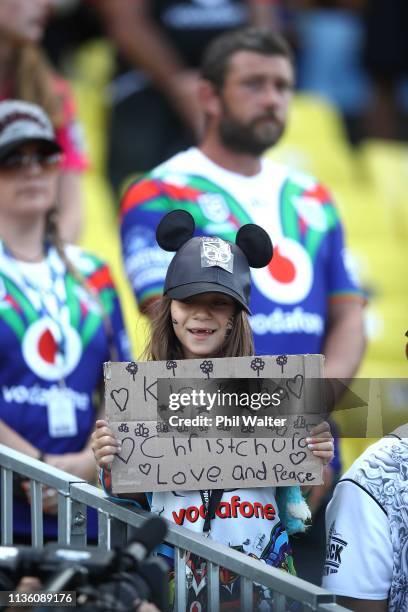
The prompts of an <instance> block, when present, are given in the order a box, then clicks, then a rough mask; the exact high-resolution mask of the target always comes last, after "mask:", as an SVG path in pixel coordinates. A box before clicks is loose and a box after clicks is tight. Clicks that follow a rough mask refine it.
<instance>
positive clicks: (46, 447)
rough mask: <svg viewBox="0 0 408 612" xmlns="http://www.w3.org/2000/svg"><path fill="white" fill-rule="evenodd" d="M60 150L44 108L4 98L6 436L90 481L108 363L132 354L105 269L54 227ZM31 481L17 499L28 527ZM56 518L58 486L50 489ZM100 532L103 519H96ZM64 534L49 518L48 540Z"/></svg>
mask: <svg viewBox="0 0 408 612" xmlns="http://www.w3.org/2000/svg"><path fill="white" fill-rule="evenodd" d="M60 151H61V147H60V145H59V144H58V143H57V141H56V139H55V135H54V132H53V129H52V126H51V123H50V121H49V119H48V117H47V115H46V114H45V113H44V112H43V110H42V109H40V108H39V107H38V106H37V105H33V104H30V103H27V102H21V101H14V100H9V101H3V102H0V336H1V339H2V341H1V347H0V442H1V443H2V444H6V445H8V446H11V447H12V448H14V449H16V450H18V451H21V452H23V453H26V454H27V455H29V456H30V457H33V458H36V459H41V460H42V461H44V462H45V463H47V464H48V465H52V466H54V467H57V468H60V469H63V470H65V471H67V472H69V473H71V474H74V475H75V476H78V477H80V478H84V479H86V480H90V481H92V480H93V479H94V477H95V463H94V457H93V454H92V451H91V448H90V446H89V443H88V438H89V434H90V433H91V432H92V429H93V427H94V423H95V417H96V412H97V411H98V410H99V408H100V406H101V401H102V400H101V393H100V392H101V385H102V382H103V373H102V364H103V362H104V361H108V360H110V359H113V360H128V359H129V355H128V352H127V342H126V333H125V331H124V328H123V322H122V315H121V312H120V307H119V303H118V299H117V296H116V292H115V289H114V287H113V284H112V281H111V278H110V274H109V270H108V268H107V266H106V265H105V264H104V263H103V262H101V261H100V260H99V259H97V258H96V257H94V256H93V255H90V254H89V253H85V252H84V251H82V249H80V248H79V247H76V246H72V245H65V244H64V243H63V242H62V241H61V239H60V237H59V233H58V230H57V227H56V224H55V218H54V213H55V202H56V198H57V181H58V177H59V171H58V167H59V159H60ZM26 484H27V483H23V484H22V486H18V487H17V491H16V489H15V491H16V493H17V494H18V493H20V497H23V498H24V499H23V500H19V501H18V500H16V499H15V503H14V511H13V520H14V532H15V535H16V536H17V540H18V541H20V542H25V543H26V540H27V537H28V535H29V533H30V517H29V507H28V504H27V498H26V493H27V495H28V493H29V492H28V489H27V486H26ZM43 494H44V510H45V511H46V512H48V513H49V514H55V512H56V508H57V495H56V491H54V490H52V489H51V490H50V489H47V488H45V489H43ZM90 522H91V523H92V527H93V532H92V533H93V535H95V533H96V516H95V515H94V516H93V520H92V521H90ZM56 534H57V520H56V517H53V516H47V518H46V521H45V523H44V535H45V537H46V538H52V537H55V536H56Z"/></svg>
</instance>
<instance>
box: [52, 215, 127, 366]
mask: <svg viewBox="0 0 408 612" xmlns="http://www.w3.org/2000/svg"><path fill="white" fill-rule="evenodd" d="M45 233H46V239H47V241H48V242H49V244H51V245H52V246H53V247H54V248H55V250H56V251H57V253H58V255H59V256H60V258H61V260H62V261H63V263H64V265H65V268H66V270H67V272H68V273H69V274H71V276H72V277H73V278H74V279H75V280H76V281H77V282H78V283H79V284H80V285H81V287H83V288H84V289H85V291H86V292H87V293H88V294H89V295H90V296H91V297H92V298H93V299H94V300H96V301H97V303H98V304H99V308H100V311H101V316H102V320H103V325H104V328H105V333H106V336H107V338H108V343H109V352H110V358H111V361H118V352H117V350H116V346H115V344H114V332H113V327H112V322H111V320H110V316H109V314H108V313H107V312H106V309H105V306H104V304H103V303H102V300H101V298H100V295H99V293H98V291H97V290H96V289H95V288H94V287H93V286H92V285H90V283H89V282H88V281H87V279H86V278H85V276H84V275H83V274H82V273H81V272H80V271H79V270H78V268H76V266H74V264H73V263H72V261H70V259H69V257H67V254H66V252H65V245H64V241H63V240H62V238H61V236H60V235H59V231H58V210H57V208H56V207H54V208H52V209H51V210H49V211H48V213H47V216H46V225H45Z"/></svg>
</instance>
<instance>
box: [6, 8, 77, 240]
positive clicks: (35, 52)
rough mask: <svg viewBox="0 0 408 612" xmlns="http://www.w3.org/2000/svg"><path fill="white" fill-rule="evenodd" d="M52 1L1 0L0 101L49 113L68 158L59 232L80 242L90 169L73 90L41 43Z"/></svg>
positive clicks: (61, 184) (64, 167)
mask: <svg viewBox="0 0 408 612" xmlns="http://www.w3.org/2000/svg"><path fill="white" fill-rule="evenodd" d="M49 5H50V0H30V1H29V2H28V1H27V0H0V100H6V99H8V98H16V99H21V100H26V101H29V102H34V103H37V104H39V105H40V106H42V107H43V108H44V109H46V111H47V113H48V115H49V117H50V118H51V121H52V123H53V125H54V128H55V131H56V138H57V141H58V143H59V144H60V145H61V148H62V150H63V152H64V157H63V159H62V167H61V170H62V172H61V176H60V178H59V197H58V213H59V220H58V224H59V228H60V231H61V235H62V236H63V238H64V239H66V240H68V241H70V242H74V241H76V240H77V238H78V236H79V233H80V229H81V218H82V193H81V173H82V172H83V171H84V169H85V168H86V167H87V160H86V157H85V155H84V152H83V148H82V134H81V130H80V126H79V124H78V122H77V120H76V111H75V105H74V101H73V97H72V93H71V90H70V87H69V85H68V83H67V82H66V81H64V80H63V79H62V78H60V77H59V76H58V75H57V74H56V73H55V72H54V71H53V70H52V69H51V67H50V66H49V64H48V62H47V60H46V59H45V57H44V55H43V52H42V50H41V48H40V47H39V45H38V43H39V41H40V40H41V36H42V34H43V30H44V27H45V23H46V18H47V12H48V8H49Z"/></svg>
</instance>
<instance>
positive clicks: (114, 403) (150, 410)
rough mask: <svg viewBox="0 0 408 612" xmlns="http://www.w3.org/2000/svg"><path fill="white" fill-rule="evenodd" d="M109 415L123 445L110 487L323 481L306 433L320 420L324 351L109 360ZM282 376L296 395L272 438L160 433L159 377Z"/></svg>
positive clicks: (246, 485)
mask: <svg viewBox="0 0 408 612" xmlns="http://www.w3.org/2000/svg"><path fill="white" fill-rule="evenodd" d="M104 373H105V403H106V417H107V420H108V421H109V424H110V427H111V429H112V431H113V433H114V434H115V436H116V437H117V438H118V439H119V440H120V441H121V444H122V450H121V454H120V455H118V456H117V457H116V458H115V460H114V462H113V465H112V492H113V493H134V492H147V491H169V490H170V491H176V490H199V489H220V488H223V489H229V488H252V487H266V486H288V485H294V484H306V485H317V484H321V483H322V469H323V468H322V462H321V461H320V459H318V458H315V457H314V456H313V454H312V453H311V451H310V450H309V449H308V448H307V444H306V441H305V437H306V436H307V435H308V432H309V431H310V428H311V427H312V426H313V425H316V424H317V423H318V422H319V420H321V419H319V415H318V413H319V410H316V403H319V401H318V398H316V395H315V394H316V389H315V388H314V390H313V393H311V391H310V390H309V389H310V387H309V386H308V385H307V384H305V381H307V380H308V379H321V378H322V373H323V357H322V356H321V355H279V356H276V357H272V356H263V357H259V356H258V357H237V358H225V359H202V360H200V359H188V360H181V361H164V362H159V361H156V362H154V361H151V362H138V363H135V362H130V363H111V362H109V363H105V367H104ZM164 378H168V379H171V380H172V390H173V391H174V390H176V391H177V390H178V387H177V380H178V379H180V380H184V383H183V384H185V379H200V378H201V379H205V380H208V379H210V378H215V379H249V378H264V379H278V380H279V381H280V387H281V388H282V390H283V392H284V394H286V395H287V397H288V398H290V399H291V400H292V402H291V406H292V408H291V411H290V412H291V414H290V415H286V418H287V428H286V429H285V428H281V429H280V428H279V427H276V428H275V430H274V431H271V432H270V434H271V435H270V436H269V435H268V437H266V436H265V437H262V438H260V437H254V436H252V437H250V436H248V437H247V438H246V437H239V438H232V437H226V436H225V434H222V432H221V433H220V436H219V437H214V436H213V437H209V436H208V437H205V432H204V433H203V436H202V437H201V436H200V437H197V436H194V437H192V436H190V437H188V436H187V437H186V436H185V435H184V436H181V435H179V434H177V435H176V434H175V435H168V434H167V435H166V436H162V435H160V428H161V424H160V423H159V422H158V391H157V389H158V379H164Z"/></svg>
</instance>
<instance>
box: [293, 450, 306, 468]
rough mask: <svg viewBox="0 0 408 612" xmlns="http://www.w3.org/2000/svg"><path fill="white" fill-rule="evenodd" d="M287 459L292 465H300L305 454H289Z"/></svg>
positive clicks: (300, 452)
mask: <svg viewBox="0 0 408 612" xmlns="http://www.w3.org/2000/svg"><path fill="white" fill-rule="evenodd" d="M289 459H290V460H291V462H292V463H293V465H299V463H302V461H303V460H304V459H306V453H305V452H304V451H299V452H298V453H290V455H289Z"/></svg>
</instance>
